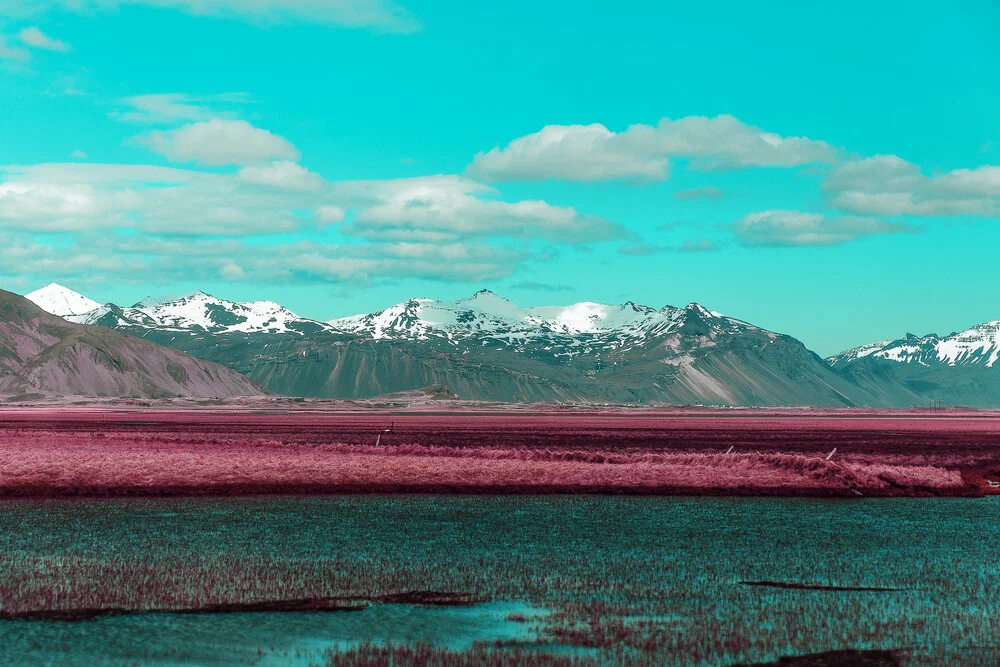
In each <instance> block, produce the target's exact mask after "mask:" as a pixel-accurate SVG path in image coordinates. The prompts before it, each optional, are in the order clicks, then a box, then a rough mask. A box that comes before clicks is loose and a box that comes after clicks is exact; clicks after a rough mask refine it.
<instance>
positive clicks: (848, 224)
mask: <svg viewBox="0 0 1000 667" xmlns="http://www.w3.org/2000/svg"><path fill="white" fill-rule="evenodd" d="M733 230H734V231H735V233H736V236H737V238H738V239H739V240H740V242H741V243H742V244H743V245H747V246H765V247H782V246H832V245H839V244H841V243H848V242H850V241H857V240H858V239H861V238H864V237H866V236H873V235H876V234H901V233H906V232H913V231H915V230H914V228H913V227H911V226H910V225H908V224H906V223H901V222H887V221H885V220H879V219H877V218H861V217H856V216H840V217H829V216H826V215H823V214H821V213H803V212H801V211H781V210H772V211H760V212H758V213H751V214H749V215H747V216H745V217H744V218H742V219H740V220H737V221H736V222H735V223H734V225H733Z"/></svg>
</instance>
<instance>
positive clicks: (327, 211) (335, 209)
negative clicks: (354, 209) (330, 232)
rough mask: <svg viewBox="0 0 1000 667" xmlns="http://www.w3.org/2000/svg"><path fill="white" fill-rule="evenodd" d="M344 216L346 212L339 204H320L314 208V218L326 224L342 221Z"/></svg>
mask: <svg viewBox="0 0 1000 667" xmlns="http://www.w3.org/2000/svg"><path fill="white" fill-rule="evenodd" d="M346 217H347V212H346V211H344V209H342V208H340V207H339V206H320V207H319V208H318V209H316V219H317V220H319V221H320V222H322V223H323V224H326V225H335V224H337V223H338V222H343V221H344V219H345V218H346Z"/></svg>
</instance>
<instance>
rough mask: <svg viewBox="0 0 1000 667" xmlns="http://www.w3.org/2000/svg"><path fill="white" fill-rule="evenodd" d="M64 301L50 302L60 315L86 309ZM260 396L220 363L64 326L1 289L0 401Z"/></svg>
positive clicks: (78, 326)
mask: <svg viewBox="0 0 1000 667" xmlns="http://www.w3.org/2000/svg"><path fill="white" fill-rule="evenodd" d="M51 292H52V296H53V297H57V296H60V295H59V294H56V293H54V291H51ZM61 296H62V297H66V298H63V299H62V300H56V301H53V302H52V303H54V304H57V305H58V306H60V307H61V308H64V309H68V310H73V309H76V310H79V309H80V305H81V304H83V305H84V306H86V305H89V304H87V303H86V301H84V300H83V298H82V297H81V298H76V296H78V295H76V296H74V295H73V294H72V293H63V294H61ZM49 305H50V306H51V305H52V304H49ZM263 393H265V392H264V391H263V389H262V387H261V386H260V385H259V384H257V383H256V382H254V381H252V380H250V379H249V378H247V377H244V376H242V375H240V374H239V373H236V372H234V371H232V370H230V369H229V368H226V367H224V366H221V365H219V364H214V363H211V362H206V361H201V360H198V359H194V358H192V357H191V356H189V355H186V354H184V353H182V352H180V351H178V350H175V349H171V348H169V347H163V346H160V345H156V344H155V343H152V342H150V341H147V340H142V339H139V338H135V337H132V336H128V335H125V334H123V333H120V332H117V331H112V330H110V329H108V328H105V327H96V326H86V325H82V324H76V323H73V322H69V321H66V320H64V319H61V318H59V317H56V316H55V315H52V314H50V313H49V312H46V311H45V310H43V309H42V308H40V307H38V306H36V305H35V304H34V303H32V302H31V301H29V300H27V299H25V298H24V297H21V296H18V295H16V294H12V293H10V292H5V291H3V290H0V395H5V396H8V397H10V396H14V397H17V396H25V397H33V396H39V395H63V396H66V395H79V396H114V397H121V396H131V397H137V398H168V397H171V398H172V397H177V396H191V397H203V398H230V397H234V396H253V395H261V394H263Z"/></svg>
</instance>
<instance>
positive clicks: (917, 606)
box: [0, 495, 1000, 667]
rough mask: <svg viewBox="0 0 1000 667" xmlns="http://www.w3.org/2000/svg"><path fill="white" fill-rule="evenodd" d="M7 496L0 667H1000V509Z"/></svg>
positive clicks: (777, 502) (882, 503)
mask: <svg viewBox="0 0 1000 667" xmlns="http://www.w3.org/2000/svg"><path fill="white" fill-rule="evenodd" d="M0 505H2V507H0V509H2V512H0V608H2V610H3V617H2V618H0V663H2V664H60V665H87V666H88V667H89V666H90V665H98V664H136V663H138V664H177V663H188V664H256V665H269V664H274V665H286V664H301V665H309V664H317V665H323V664H326V663H329V664H335V665H344V664H363V665H386V664H407V665H408V664H417V665H420V664H426V665H442V666H444V665H471V664H493V665H562V664H584V665H604V664H615V665H622V664H626V665H665V664H685V665H687V664H691V665H732V664H760V663H764V664H779V665H838V664H855V665H863V664H874V665H887V664H897V662H895V661H898V664H926V665H940V664H996V663H997V659H998V658H1000V655H998V654H997V652H996V649H995V648H992V647H994V646H995V643H996V637H997V636H1000V565H998V561H997V559H996V557H995V548H996V544H997V541H998V540H1000V499H997V498H919V499H896V498H891V499H861V500H857V501H849V502H845V501H843V500H817V499H805V498H795V499H776V498H657V497H643V498H639V497H628V498H626V497H582V496H574V497H565V496H563V497H557V496H549V497H504V498H495V497H494V498H490V497H482V496H477V497H456V496H407V497H390V496H378V495H368V496H336V497H252V498H251V497H246V498H176V499H139V498H135V499H113V500H107V499H103V500H96V499H88V500H8V501H3V502H2V503H0ZM747 582H753V583H756V584H761V583H768V584H780V585H747ZM337 607H339V609H338V608H337ZM804 656H809V657H808V658H806V657H804ZM297 657H298V659H296V658H297ZM783 658H785V659H791V658H795V660H794V661H788V660H786V661H785V662H781V660H782V659H783Z"/></svg>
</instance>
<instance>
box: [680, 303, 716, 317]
mask: <svg viewBox="0 0 1000 667" xmlns="http://www.w3.org/2000/svg"><path fill="white" fill-rule="evenodd" d="M685 310H687V311H688V312H692V313H696V314H698V315H700V316H702V317H718V314H717V313H713V312H712V311H710V310H709V309H708V308H706V307H705V306H703V305H701V304H700V303H695V302H694V301H692V302H691V303H689V304H688V305H687V306H685Z"/></svg>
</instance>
